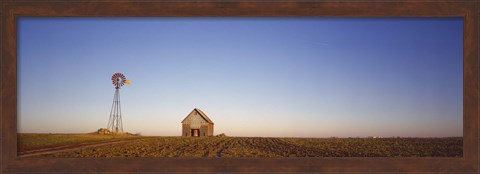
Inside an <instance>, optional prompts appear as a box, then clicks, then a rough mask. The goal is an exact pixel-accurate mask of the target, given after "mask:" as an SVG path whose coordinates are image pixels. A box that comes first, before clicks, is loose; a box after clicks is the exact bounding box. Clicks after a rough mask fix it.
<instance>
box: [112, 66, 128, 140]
mask: <svg viewBox="0 0 480 174" xmlns="http://www.w3.org/2000/svg"><path fill="white" fill-rule="evenodd" d="M130 83H131V81H130V80H128V79H127V78H126V77H125V75H123V74H122V73H114V74H113V75H112V84H113V86H115V94H114V96H113V104H112V108H111V110H110V117H109V119H108V125H107V129H108V130H110V131H111V132H114V133H123V122H122V109H121V106H120V88H121V87H122V86H123V85H125V84H130Z"/></svg>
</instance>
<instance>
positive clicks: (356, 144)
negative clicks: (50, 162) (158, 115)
mask: <svg viewBox="0 0 480 174" xmlns="http://www.w3.org/2000/svg"><path fill="white" fill-rule="evenodd" d="M462 149H463V138H462V137H454V138H257V137H201V138H192V137H188V138H186V137H152V138H149V139H139V140H131V141H128V142H121V143H116V144H111V145H104V146H97V147H89V148H84V149H79V150H72V151H67V152H58V153H53V154H44V155H42V156H48V157H461V156H462V154H463V150H462Z"/></svg>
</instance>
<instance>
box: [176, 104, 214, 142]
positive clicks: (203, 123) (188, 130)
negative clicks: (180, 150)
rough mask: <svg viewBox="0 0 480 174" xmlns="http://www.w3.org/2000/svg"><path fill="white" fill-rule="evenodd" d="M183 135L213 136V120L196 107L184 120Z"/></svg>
mask: <svg viewBox="0 0 480 174" xmlns="http://www.w3.org/2000/svg"><path fill="white" fill-rule="evenodd" d="M182 136H184V137H203V136H213V121H212V120H210V118H208V116H207V115H206V114H205V113H203V111H202V110H200V109H198V108H195V109H193V110H192V112H190V114H188V115H187V117H185V118H184V119H183V121H182Z"/></svg>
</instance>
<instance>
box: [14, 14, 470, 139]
mask: <svg viewBox="0 0 480 174" xmlns="http://www.w3.org/2000/svg"><path fill="white" fill-rule="evenodd" d="M18 27H19V28H18V67H19V69H18V77H19V80H18V87H19V88H18V89H19V90H18V95H19V100H18V102H19V109H18V118H19V119H18V121H19V122H18V127H19V132H43V133H47V132H49V133H78V132H93V131H95V130H96V129H98V128H101V127H106V126H107V121H108V118H109V114H110V108H111V104H112V99H113V95H114V86H113V85H112V84H111V81H110V78H111V75H112V74H113V73H115V72H122V73H124V74H125V75H126V76H127V78H128V79H131V80H132V84H131V85H129V86H124V87H123V88H122V89H121V90H120V95H121V104H122V116H123V123H124V130H125V131H128V132H132V133H142V134H143V135H162V136H163V135H165V136H179V135H180V134H181V124H180V121H181V120H182V119H183V118H184V117H185V116H186V115H187V114H188V113H189V112H190V111H191V110H192V109H193V108H200V109H202V110H203V111H204V112H205V113H206V114H207V115H209V117H210V118H211V119H212V120H213V121H214V122H215V134H219V133H226V134H227V135H231V136H272V137H331V136H337V137H356V136H360V137H363V136H415V137H430V136H462V134H463V126H462V123H463V116H462V115H463V109H462V106H463V102H462V99H463V84H462V82H463V81H462V79H463V75H462V73H463V66H462V65H463V60H462V59H463V34H462V33H463V21H462V18H325V17H310V18H240V17H237V18H227V17H217V18H214V17H213V18H199V17H197V18H172V17H164V18H61V17H55V18H48V17H21V18H19V19H18Z"/></svg>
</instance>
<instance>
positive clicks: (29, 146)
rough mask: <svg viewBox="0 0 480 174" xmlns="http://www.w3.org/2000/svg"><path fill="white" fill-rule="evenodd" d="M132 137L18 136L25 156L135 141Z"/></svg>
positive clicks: (19, 146) (93, 135) (18, 147)
mask: <svg viewBox="0 0 480 174" xmlns="http://www.w3.org/2000/svg"><path fill="white" fill-rule="evenodd" d="M135 138H137V136H132V135H99V134H30V133H29V134H25V133H20V134H17V140H18V143H17V151H18V153H19V154H24V153H28V152H33V151H42V150H45V149H52V148H53V149H56V148H62V147H67V148H71V147H76V146H81V145H86V144H95V143H100V142H108V141H116V140H122V139H135Z"/></svg>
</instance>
